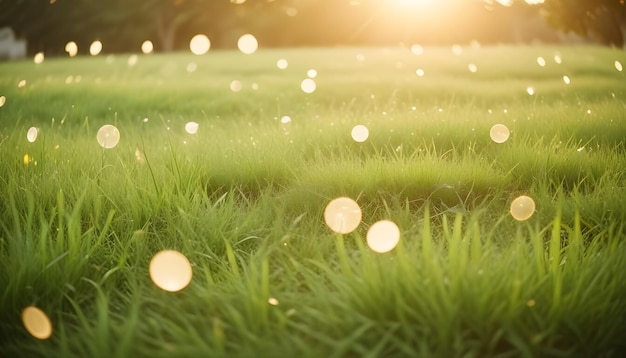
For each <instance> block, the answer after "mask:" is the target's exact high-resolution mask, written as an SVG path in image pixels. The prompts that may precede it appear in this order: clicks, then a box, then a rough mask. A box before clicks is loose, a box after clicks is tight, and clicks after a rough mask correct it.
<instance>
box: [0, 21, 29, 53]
mask: <svg viewBox="0 0 626 358" xmlns="http://www.w3.org/2000/svg"><path fill="white" fill-rule="evenodd" d="M24 57H26V40H22V39H16V38H15V33H13V30H12V29H10V28H8V27H3V28H1V29H0V60H17V59H20V58H24Z"/></svg>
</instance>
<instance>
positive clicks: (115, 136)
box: [96, 124, 120, 149]
mask: <svg viewBox="0 0 626 358" xmlns="http://www.w3.org/2000/svg"><path fill="white" fill-rule="evenodd" d="M96 139H97V140H98V144H100V146H101V147H102V148H105V149H111V148H114V147H115V146H116V145H117V143H119V141H120V132H119V131H118V130H117V128H116V127H115V126H113V125H110V124H105V125H103V126H102V127H100V129H99V130H98V133H97V134H96Z"/></svg>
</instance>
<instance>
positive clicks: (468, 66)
mask: <svg viewBox="0 0 626 358" xmlns="http://www.w3.org/2000/svg"><path fill="white" fill-rule="evenodd" d="M467 68H468V69H469V71H470V72H472V73H476V71H478V66H476V65H475V64H473V63H470V64H469V65H467Z"/></svg>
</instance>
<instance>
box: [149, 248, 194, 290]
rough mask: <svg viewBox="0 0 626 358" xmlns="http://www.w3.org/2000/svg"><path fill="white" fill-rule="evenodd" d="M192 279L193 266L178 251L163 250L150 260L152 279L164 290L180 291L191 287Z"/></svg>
mask: <svg viewBox="0 0 626 358" xmlns="http://www.w3.org/2000/svg"><path fill="white" fill-rule="evenodd" d="M191 277H192V270H191V264H190V263H189V260H187V257H185V255H183V254H181V253H180V252H178V251H174V250H163V251H160V252H158V253H157V254H156V255H154V257H152V260H150V278H151V279H152V282H154V284H155V285H156V286H157V287H159V288H160V289H162V290H165V291H169V292H177V291H180V290H182V289H183V288H185V287H187V285H189V283H190V282H191Z"/></svg>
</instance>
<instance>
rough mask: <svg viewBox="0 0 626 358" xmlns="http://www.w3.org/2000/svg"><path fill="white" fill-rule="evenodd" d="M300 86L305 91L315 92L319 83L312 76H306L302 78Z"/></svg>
mask: <svg viewBox="0 0 626 358" xmlns="http://www.w3.org/2000/svg"><path fill="white" fill-rule="evenodd" d="M300 88H301V89H302V91H303V92H304V93H313V92H315V89H316V88H317V85H316V84H315V81H314V80H313V79H312V78H305V79H304V80H302V83H300Z"/></svg>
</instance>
